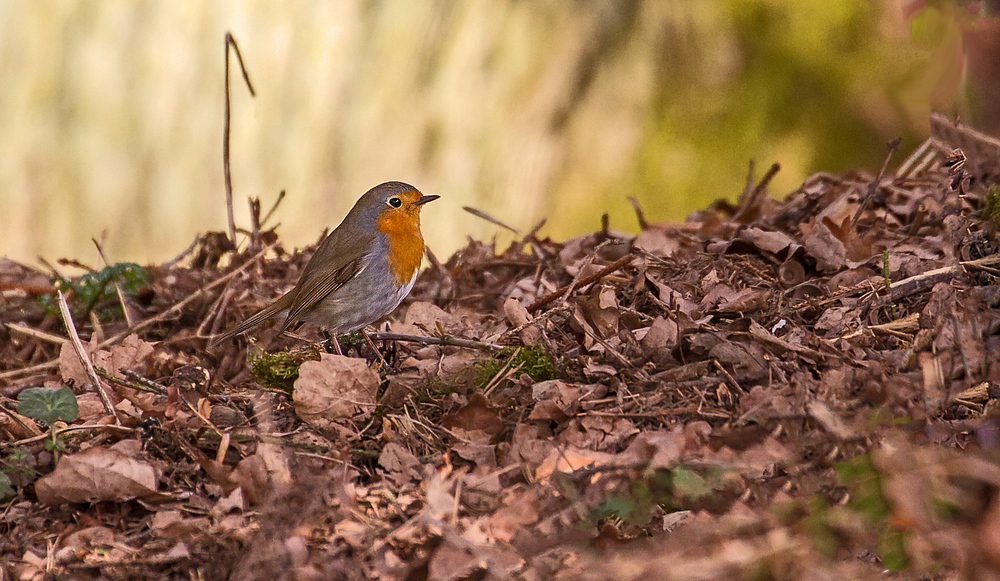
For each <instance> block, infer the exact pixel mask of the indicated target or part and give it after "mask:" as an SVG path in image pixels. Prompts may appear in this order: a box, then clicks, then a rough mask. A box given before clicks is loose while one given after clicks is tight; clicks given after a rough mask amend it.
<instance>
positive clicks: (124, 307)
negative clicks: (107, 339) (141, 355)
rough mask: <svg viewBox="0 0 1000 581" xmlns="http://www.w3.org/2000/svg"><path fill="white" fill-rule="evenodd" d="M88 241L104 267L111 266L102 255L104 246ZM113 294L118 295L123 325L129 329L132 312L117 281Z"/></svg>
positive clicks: (94, 239) (93, 240)
mask: <svg viewBox="0 0 1000 581" xmlns="http://www.w3.org/2000/svg"><path fill="white" fill-rule="evenodd" d="M90 240H91V241H92V242H93V243H94V246H96V247H97V253H98V254H100V255H101V260H103V261H104V266H111V263H110V262H109V261H108V257H107V255H106V254H104V246H103V245H102V244H101V243H100V242H98V241H97V239H96V238H91V239H90ZM115 292H116V293H118V302H119V303H120V304H121V306H122V314H124V315H125V325H126V326H127V327H128V328H129V329H131V328H132V325H134V324H135V323H134V322H133V321H132V312H131V311H130V310H129V308H128V304H127V303H126V302H125V293H124V292H123V291H122V285H121V284H119V283H118V281H117V280H115Z"/></svg>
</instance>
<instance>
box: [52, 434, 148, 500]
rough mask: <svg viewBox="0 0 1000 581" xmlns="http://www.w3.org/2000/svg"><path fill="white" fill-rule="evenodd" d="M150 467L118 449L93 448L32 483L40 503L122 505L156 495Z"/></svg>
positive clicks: (76, 455) (66, 457)
mask: <svg viewBox="0 0 1000 581" xmlns="http://www.w3.org/2000/svg"><path fill="white" fill-rule="evenodd" d="M157 479H158V476H157V473H156V470H155V469H154V468H153V466H152V465H151V464H149V463H148V462H145V461H143V460H138V459H136V458H133V457H131V456H129V455H127V454H124V453H122V452H120V451H118V450H114V449H111V448H104V447H94V448H89V449H87V450H84V451H83V452H79V453H77V454H71V455H69V456H64V457H63V458H62V459H61V460H60V461H59V465H58V466H57V467H56V469H55V471H53V472H52V473H50V474H47V475H45V476H43V477H42V478H40V479H39V480H38V482H36V483H35V493H36V494H37V495H38V500H39V501H40V502H41V503H42V504H49V505H55V504H64V503H67V502H124V501H127V500H132V499H136V498H139V499H149V498H154V497H157V496H159V495H158V493H157V491H156V486H157Z"/></svg>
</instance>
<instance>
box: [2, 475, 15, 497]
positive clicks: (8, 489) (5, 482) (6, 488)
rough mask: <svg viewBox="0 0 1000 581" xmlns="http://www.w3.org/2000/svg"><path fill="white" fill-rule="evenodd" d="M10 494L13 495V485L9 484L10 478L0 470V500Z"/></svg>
mask: <svg viewBox="0 0 1000 581" xmlns="http://www.w3.org/2000/svg"><path fill="white" fill-rule="evenodd" d="M11 496H14V487H12V486H11V485H10V478H9V477H8V476H7V475H6V474H4V473H3V472H0V500H5V499H7V498H9V497H11Z"/></svg>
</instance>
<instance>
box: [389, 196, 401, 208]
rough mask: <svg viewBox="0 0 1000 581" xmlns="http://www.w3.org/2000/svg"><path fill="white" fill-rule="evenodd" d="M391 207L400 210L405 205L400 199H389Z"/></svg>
mask: <svg viewBox="0 0 1000 581" xmlns="http://www.w3.org/2000/svg"><path fill="white" fill-rule="evenodd" d="M389 205H390V206H392V207H393V208H398V207H400V206H402V205H403V200H400V199H399V198H389Z"/></svg>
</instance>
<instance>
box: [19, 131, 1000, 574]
mask: <svg viewBox="0 0 1000 581" xmlns="http://www.w3.org/2000/svg"><path fill="white" fill-rule="evenodd" d="M894 147H895V144H891V148H894ZM998 152H1000V142H998V141H996V140H994V139H992V138H989V137H986V136H983V135H979V134H977V133H975V132H974V131H971V130H969V129H967V128H964V127H961V126H959V125H957V124H955V123H952V122H950V121H948V120H945V119H942V118H936V119H935V136H934V137H933V138H931V139H929V140H928V141H927V142H926V143H925V144H924V145H923V146H921V147H920V148H919V149H918V150H917V151H916V152H915V153H914V154H913V155H912V156H911V157H910V158H909V159H907V160H906V161H905V162H904V163H903V164H902V165H900V166H899V167H898V168H897V169H895V171H891V170H887V169H886V168H885V167H884V168H883V170H882V172H879V174H878V175H870V174H867V173H865V172H861V171H854V172H849V173H846V174H844V175H839V176H835V175H828V174H816V175H814V176H812V177H810V178H809V179H808V180H807V181H806V182H805V183H804V184H802V186H801V187H800V188H798V189H797V190H795V191H794V192H792V193H790V194H789V195H788V196H787V197H786V198H785V199H784V200H776V199H773V198H771V197H770V196H768V195H767V193H766V186H767V183H768V181H769V180H770V177H771V176H773V175H774V171H776V170H777V168H776V167H775V168H772V170H771V171H769V172H768V173H767V174H766V175H765V176H764V178H763V179H762V180H761V181H760V182H758V183H756V184H754V183H753V180H748V187H747V189H746V191H745V192H744V193H743V194H742V195H741V196H740V198H739V200H738V202H737V203H736V204H730V203H727V202H717V203H716V204H714V205H713V206H712V207H711V208H709V209H706V210H705V211H703V212H699V213H697V214H695V215H693V216H691V217H690V218H689V219H688V221H686V222H684V223H677V224H655V223H652V224H651V223H647V221H646V219H645V217H644V216H643V214H642V212H641V209H640V208H639V207H638V206H636V210H637V216H638V219H639V221H640V226H641V228H642V229H641V232H640V233H639V235H638V236H627V235H623V234H620V233H617V232H614V231H612V230H610V229H609V228H607V227H605V228H603V229H602V231H600V232H595V233H592V234H588V235H585V236H581V237H578V238H574V239H571V240H568V241H566V242H562V243H557V242H554V241H552V240H549V239H542V238H540V237H539V236H538V234H537V231H538V228H536V229H535V230H533V231H532V232H530V233H528V234H526V235H524V234H521V235H519V240H518V242H516V243H514V244H513V245H511V246H510V247H509V248H507V249H506V250H503V251H502V252H498V250H497V248H496V247H495V245H494V244H490V243H483V242H477V241H470V242H469V244H468V246H466V247H465V248H464V249H463V250H461V251H460V252H458V253H457V254H455V255H454V256H452V257H451V258H450V259H449V260H448V261H447V262H445V263H441V262H439V261H438V260H436V259H435V258H434V257H433V256H432V255H430V263H431V264H430V266H429V268H427V269H426V270H425V271H424V272H423V273H422V274H421V275H420V278H419V280H418V282H417V284H416V286H415V288H414V290H413V292H412V294H411V296H410V297H409V299H407V301H406V303H405V304H404V306H403V307H401V308H400V309H399V311H398V312H397V313H396V314H395V316H394V317H393V318H392V320H391V321H389V322H388V323H387V324H386V326H384V327H383V328H382V330H381V331H380V332H378V333H376V334H375V336H376V337H377V341H378V343H379V347H380V349H381V350H382V352H383V355H384V356H385V358H386V359H387V361H388V368H383V367H382V365H380V364H379V363H377V362H376V361H377V359H376V358H375V357H374V354H373V353H372V352H371V351H370V350H369V348H368V347H367V345H366V343H364V342H363V341H360V340H358V339H357V338H356V337H351V336H346V337H343V338H342V341H341V343H342V344H343V345H344V346H345V347H346V352H345V356H338V355H333V354H329V353H327V352H326V351H325V350H324V349H323V347H322V346H321V345H320V344H318V343H314V342H312V340H314V339H316V335H314V334H313V333H315V331H314V330H312V329H307V328H303V329H300V330H299V331H296V332H297V333H305V334H304V335H288V334H286V335H283V336H280V337H269V336H268V333H267V331H265V332H263V333H262V335H261V341H260V342H253V341H250V342H248V340H246V339H243V338H241V339H238V340H235V341H231V342H229V343H227V344H223V345H221V346H219V347H217V348H209V347H208V343H209V340H210V339H211V338H212V337H213V336H214V335H216V334H217V333H219V332H220V331H221V330H224V329H226V328H229V327H231V326H232V325H233V324H234V323H235V322H236V321H237V320H239V319H241V318H243V317H245V316H247V315H249V314H251V313H252V312H254V311H256V310H257V309H259V308H261V307H262V306H264V305H265V304H266V303H267V302H268V301H269V300H272V299H273V298H274V297H276V296H278V295H279V294H280V293H281V292H284V291H286V290H288V289H289V288H290V287H291V286H292V285H293V284H294V281H295V280H296V278H297V277H298V275H299V273H301V271H302V268H303V267H304V265H305V261H306V260H307V258H308V256H309V253H310V250H312V249H306V250H305V251H302V252H295V253H289V252H287V251H286V250H284V249H283V248H282V246H281V244H280V241H279V240H278V238H277V235H276V234H275V232H274V231H273V230H270V231H261V230H260V229H259V228H255V229H254V231H253V232H252V233H251V235H250V244H249V248H248V249H247V250H245V251H243V252H236V251H235V250H234V249H233V248H232V245H231V244H230V243H229V241H228V239H227V238H226V236H225V235H222V234H210V235H207V236H205V237H203V238H201V239H199V240H198V241H197V242H196V244H195V245H193V246H192V247H191V248H190V249H188V251H187V252H185V254H183V255H182V256H180V257H178V258H177V259H175V260H174V261H171V262H169V263H167V264H164V265H161V266H153V267H146V268H139V267H137V266H135V265H122V264H118V265H111V266H107V267H105V268H99V269H98V268H95V269H88V270H87V272H86V274H84V275H83V276H79V277H69V276H65V275H63V274H61V273H60V272H59V270H58V267H52V270H53V272H52V273H41V272H38V271H35V270H33V269H30V268H27V267H24V266H22V265H19V264H16V263H13V262H11V261H4V262H0V289H2V291H3V302H2V303H0V322H2V323H4V325H3V327H2V329H0V390H2V394H3V396H2V399H0V497H2V502H3V510H2V516H0V533H2V534H0V555H2V559H3V561H2V562H3V565H2V567H3V568H4V569H3V571H2V574H0V577H3V578H11V579H43V578H47V577H49V576H59V577H65V578H73V579H98V578H100V579H168V578H169V579H173V578H176V579H190V578H201V579H227V578H228V579H269V580H270V579H412V580H418V579H433V580H458V579H492V578H496V579H501V578H503V579H507V578H518V579H563V578H574V579H586V580H591V579H593V580H622V581H624V580H640V579H668V578H669V579H729V578H772V579H801V578H806V577H808V578H858V579H863V578H871V579H881V578H884V577H885V572H886V570H887V569H888V570H907V571H908V573H907V574H909V575H922V576H923V578H928V579H931V578H956V577H965V578H970V579H971V578H996V577H997V576H998V575H1000V557H998V555H1000V534H998V532H997V531H1000V465H998V463H997V459H998V450H1000V429H998V428H1000V426H998V421H997V417H998V413H997V411H996V408H997V401H998V398H1000V358H998V354H1000V237H998V236H997V232H996V224H997V223H998V222H1000V189H998V187H997V185H996V184H997V182H998V178H1000V157H998ZM886 165H887V166H888V165H889V161H888V159H887V164H886ZM479 214H482V213H481V212H480V213H479ZM487 218H488V219H491V220H493V221H495V222H497V223H498V224H502V223H500V222H499V221H497V220H494V219H492V218H489V217H488V216H487ZM605 223H606V221H605ZM62 266H63V267H67V266H68V267H84V265H81V264H79V263H75V262H66V261H64V262H63V263H62ZM84 268H86V267H84ZM303 339H306V341H303Z"/></svg>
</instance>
